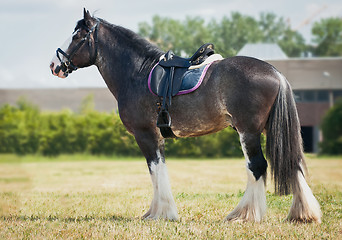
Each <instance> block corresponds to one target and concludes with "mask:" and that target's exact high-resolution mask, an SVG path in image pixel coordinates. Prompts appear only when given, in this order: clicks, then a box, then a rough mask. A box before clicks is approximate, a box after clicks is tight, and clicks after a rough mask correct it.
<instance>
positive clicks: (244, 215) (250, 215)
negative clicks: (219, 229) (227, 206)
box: [224, 207, 262, 223]
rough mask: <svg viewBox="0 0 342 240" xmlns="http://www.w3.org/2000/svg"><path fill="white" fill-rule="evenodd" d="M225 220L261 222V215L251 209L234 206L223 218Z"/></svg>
mask: <svg viewBox="0 0 342 240" xmlns="http://www.w3.org/2000/svg"><path fill="white" fill-rule="evenodd" d="M224 220H225V221H227V222H237V223H244V222H261V220H262V217H261V216H260V214H256V213H255V212H254V211H253V210H251V209H248V207H245V208H236V209H234V210H233V211H232V212H231V213H230V214H228V216H227V217H226V218H225V219H224Z"/></svg>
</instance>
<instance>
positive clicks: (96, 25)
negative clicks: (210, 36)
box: [50, 9, 321, 223]
mask: <svg viewBox="0 0 342 240" xmlns="http://www.w3.org/2000/svg"><path fill="white" fill-rule="evenodd" d="M164 54H165V53H164V52H163V51H161V50H160V49H159V48H158V47H157V46H156V45H154V44H153V43H151V42H149V41H148V40H146V39H145V38H143V37H141V36H139V35H138V34H136V33H134V32H133V31H131V30H129V29H126V28H124V27H121V26H117V25H113V24H111V23H109V22H107V21H105V20H103V19H100V18H97V17H95V16H92V15H91V14H90V13H89V11H88V10H86V9H84V12H83V19H81V20H79V21H78V22H77V25H76V27H75V29H74V32H73V34H72V37H71V39H70V41H69V42H68V44H67V46H66V47H65V48H64V49H61V48H58V49H57V51H56V55H55V56H54V57H53V59H52V61H51V64H50V69H51V72H52V74H53V75H55V76H58V77H60V78H65V77H67V76H68V75H69V74H70V73H71V72H73V71H75V70H76V69H78V68H85V67H88V66H91V65H95V66H96V67H97V68H98V70H99V72H100V74H101V76H102V78H103V79H104V81H105V83H106V84H107V86H108V88H109V90H110V91H111V93H112V94H113V95H114V97H115V98H116V100H117V103H118V112H119V116H120V118H121V121H122V123H123V124H124V126H125V127H126V129H127V131H128V132H129V133H131V134H132V135H133V136H134V137H135V140H136V142H137V144H138V146H139V148H140V149H141V152H142V154H143V155H144V157H145V158H146V162H147V166H148V170H149V174H150V177H151V180H152V186H153V198H152V203H151V205H150V208H149V210H148V211H147V212H146V214H145V215H143V218H144V219H166V220H177V219H178V213H177V207H176V204H175V201H174V198H173V196H172V192H171V187H170V183H169V177H168V170H167V166H166V162H165V156H164V143H165V139H164V138H163V137H162V135H161V133H160V130H159V129H158V128H157V126H156V119H157V115H158V113H157V110H156V104H157V103H158V102H159V100H160V99H159V98H158V96H155V95H154V94H151V93H150V91H149V89H148V86H147V78H148V76H149V73H150V71H151V70H152V68H153V67H154V66H155V65H156V64H157V63H158V62H159V61H160V58H161V57H162V56H163V55H164ZM169 113H170V115H171V116H172V126H171V128H172V131H173V132H174V134H175V135H176V136H177V137H178V138H183V137H194V136H201V135H205V134H210V133H214V132H217V131H220V130H222V129H224V128H226V127H228V126H231V127H233V128H234V129H236V131H237V133H238V134H239V139H240V143H241V146H242V150H243V154H244V158H245V163H246V171H247V186H246V190H245V192H244V195H243V197H242V199H241V200H240V202H239V204H238V205H237V206H236V207H235V208H234V209H233V210H232V211H231V212H230V213H229V214H228V215H227V217H226V218H225V220H226V221H239V222H246V221H250V222H260V221H262V219H263V217H264V215H265V213H266V195H265V185H266V173H267V167H268V163H267V161H266V159H265V157H264V154H263V152H262V148H261V143H260V142H261V140H260V136H261V134H262V133H263V134H265V135H266V137H267V140H266V157H267V159H268V162H269V164H270V166H271V173H272V178H273V179H274V184H275V192H276V193H277V194H279V195H284V194H285V195H287V194H290V193H293V200H292V201H293V202H292V206H291V208H290V211H289V214H288V216H287V219H288V220H289V221H298V222H305V223H306V222H317V223H320V222H321V210H320V206H319V203H318V201H317V200H316V198H315V197H314V195H313V193H312V191H311V189H310V187H309V186H308V184H307V182H306V180H305V176H306V172H307V171H306V164H305V159H304V154H303V147H302V138H301V134H300V124H299V118H298V114H297V109H296V104H295V101H294V98H293V94H292V89H291V86H290V84H289V82H288V81H287V80H286V78H285V77H284V76H283V75H282V74H281V73H280V72H279V71H277V70H276V69H275V67H273V66H272V65H270V64H268V63H266V62H264V61H261V60H258V59H255V58H251V57H244V56H235V57H230V58H225V59H222V60H219V61H215V62H213V63H212V64H211V65H210V67H209V68H208V70H207V73H206V75H205V77H204V79H203V82H202V84H201V86H200V87H199V88H198V89H197V90H196V91H194V92H192V93H189V94H184V95H179V96H175V97H174V98H173V99H172V106H170V107H169Z"/></svg>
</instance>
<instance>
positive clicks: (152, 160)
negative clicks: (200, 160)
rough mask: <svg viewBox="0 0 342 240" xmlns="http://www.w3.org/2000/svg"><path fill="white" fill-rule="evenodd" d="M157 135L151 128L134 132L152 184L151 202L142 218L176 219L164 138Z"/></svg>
mask: <svg viewBox="0 0 342 240" xmlns="http://www.w3.org/2000/svg"><path fill="white" fill-rule="evenodd" d="M159 135H160V134H158V133H156V132H155V131H153V130H144V131H136V132H135V139H136V141H137V143H138V145H139V147H140V149H141V151H142V152H143V154H144V155H145V158H146V160H147V165H148V168H149V171H150V175H151V179H152V185H153V199H152V203H151V206H150V209H149V210H148V211H147V213H146V214H145V215H144V216H143V218H147V219H158V218H164V219H169V220H177V219H178V214H177V208H176V204H175V201H174V200H173V196H172V193H171V187H170V183H169V177H168V173H167V167H166V164H165V158H164V140H163V139H161V137H160V136H159Z"/></svg>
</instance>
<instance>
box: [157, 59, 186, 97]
mask: <svg viewBox="0 0 342 240" xmlns="http://www.w3.org/2000/svg"><path fill="white" fill-rule="evenodd" d="M187 70H188V69H187V68H175V69H174V74H173V79H171V81H173V82H172V93H171V94H172V96H175V95H177V93H178V92H179V89H180V88H181V86H182V77H183V75H184V73H185V72H186V71H187ZM170 71H171V69H170V68H164V67H162V66H160V65H157V66H156V67H155V68H154V69H153V70H152V73H151V79H150V88H151V90H152V92H153V93H155V94H157V95H158V96H163V93H164V89H165V87H166V86H165V85H168V84H169V81H170V80H168V78H169V76H170Z"/></svg>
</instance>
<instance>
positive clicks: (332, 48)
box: [312, 18, 342, 56]
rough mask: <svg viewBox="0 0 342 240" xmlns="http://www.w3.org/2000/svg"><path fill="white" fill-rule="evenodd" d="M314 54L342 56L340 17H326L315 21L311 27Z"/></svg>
mask: <svg viewBox="0 0 342 240" xmlns="http://www.w3.org/2000/svg"><path fill="white" fill-rule="evenodd" d="M312 34H313V35H314V39H313V41H314V43H316V44H317V46H316V47H314V48H313V53H314V54H315V55H316V56H342V19H341V18H326V19H322V20H321V21H319V22H315V23H314V26H313V28H312Z"/></svg>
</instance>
